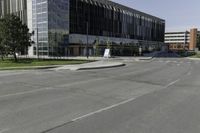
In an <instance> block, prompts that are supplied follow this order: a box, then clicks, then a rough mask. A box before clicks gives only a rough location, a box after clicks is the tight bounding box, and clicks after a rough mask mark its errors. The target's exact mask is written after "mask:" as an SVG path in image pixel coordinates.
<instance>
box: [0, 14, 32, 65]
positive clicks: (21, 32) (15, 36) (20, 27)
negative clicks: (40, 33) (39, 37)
mask: <svg viewBox="0 0 200 133" xmlns="http://www.w3.org/2000/svg"><path fill="white" fill-rule="evenodd" d="M2 25H3V28H2V31H1V32H2V38H4V41H3V42H4V46H5V44H6V46H7V47H8V50H9V53H10V54H12V55H13V56H14V59H15V61H17V56H16V53H17V52H20V51H22V50H24V49H27V48H28V46H31V43H32V42H31V34H30V33H29V29H28V27H27V25H26V24H23V23H22V21H21V20H20V18H19V17H17V16H15V15H7V16H5V17H4V18H3V19H2Z"/></svg>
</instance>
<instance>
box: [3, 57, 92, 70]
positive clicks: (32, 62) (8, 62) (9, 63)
mask: <svg viewBox="0 0 200 133" xmlns="http://www.w3.org/2000/svg"><path fill="white" fill-rule="evenodd" d="M88 62H91V61H88V60H55V59H52V60H51V59H49V60H48V59H44V60H42V59H40V60H37V59H18V62H15V61H14V59H5V60H4V61H2V60H0V69H5V68H9V67H10V68H11V67H30V66H49V65H73V64H83V63H88Z"/></svg>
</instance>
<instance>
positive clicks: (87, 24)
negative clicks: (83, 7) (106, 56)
mask: <svg viewBox="0 0 200 133" xmlns="http://www.w3.org/2000/svg"><path fill="white" fill-rule="evenodd" d="M86 27H87V44H86V56H87V59H88V58H89V53H88V32H89V23H88V21H87V23H86Z"/></svg>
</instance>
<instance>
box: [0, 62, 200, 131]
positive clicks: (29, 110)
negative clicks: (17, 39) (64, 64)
mask: <svg viewBox="0 0 200 133" xmlns="http://www.w3.org/2000/svg"><path fill="white" fill-rule="evenodd" d="M124 61H125V62H126V63H127V66H125V67H120V68H110V69H102V70H101V69H100V70H87V71H69V70H61V71H51V70H35V71H12V72H11V71H5V72H0V133H199V132H200V71H199V68H200V61H192V60H188V59H178V58H158V59H154V60H153V61H142V62H136V61H132V60H124Z"/></svg>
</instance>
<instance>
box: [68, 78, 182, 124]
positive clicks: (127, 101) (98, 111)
mask: <svg viewBox="0 0 200 133" xmlns="http://www.w3.org/2000/svg"><path fill="white" fill-rule="evenodd" d="M178 81H180V79H177V80H176V81H173V82H171V83H169V84H168V85H166V86H165V87H164V88H168V87H170V86H172V85H174V84H175V83H177V82H178ZM135 99H137V97H135V98H130V99H128V100H125V101H122V102H120V103H117V104H114V105H111V106H109V107H106V108H102V109H99V110H97V111H94V112H91V113H88V114H86V115H83V116H80V117H77V118H75V119H72V120H71V122H76V121H78V120H82V119H84V118H87V117H90V116H92V115H95V114H98V113H101V112H103V111H106V110H110V109H113V108H115V107H118V106H120V105H123V104H126V103H129V102H132V101H134V100H135Z"/></svg>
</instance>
